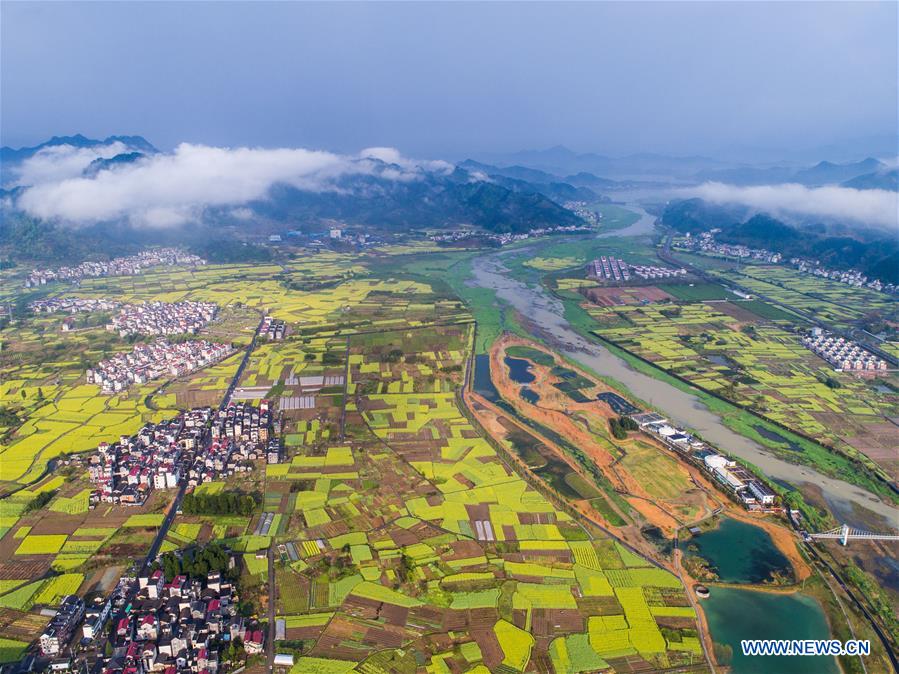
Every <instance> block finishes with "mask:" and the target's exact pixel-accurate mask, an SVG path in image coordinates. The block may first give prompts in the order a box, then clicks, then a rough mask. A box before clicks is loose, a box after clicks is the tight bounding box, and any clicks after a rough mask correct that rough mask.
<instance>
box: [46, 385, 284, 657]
mask: <svg viewBox="0 0 899 674" xmlns="http://www.w3.org/2000/svg"><path fill="white" fill-rule="evenodd" d="M279 425H280V424H277V423H276V425H275V427H279ZM272 430H273V424H272V415H271V412H270V408H269V402H268V401H266V400H263V401H261V402H260V404H259V406H258V407H257V406H254V405H250V404H248V403H230V404H228V405H227V406H225V407H223V408H221V409H219V410H215V411H214V410H212V409H210V408H208V407H204V408H197V409H193V410H190V411H187V412H184V413H183V414H181V415H179V416H178V417H176V418H174V419H170V420H166V421H162V422H160V423H157V424H147V425H145V426H144V427H143V428H142V429H141V430H140V431H139V432H138V433H137V434H136V435H135V436H134V437H130V438H129V437H122V438H120V439H119V442H116V443H113V444H112V445H110V444H108V443H105V442H103V443H100V445H99V446H98V448H97V452H96V453H95V454H93V455H92V456H91V458H90V460H89V464H88V476H89V478H90V480H91V482H92V483H94V484H95V485H96V487H97V488H96V490H95V491H94V492H92V494H91V497H90V504H91V505H90V507H91V508H92V509H93V508H94V507H96V505H97V504H99V503H111V504H115V505H132V506H140V505H143V504H144V503H145V502H146V501H147V499H148V497H149V496H150V494H151V493H152V492H153V490H154V489H178V488H182V489H187V490H188V492H190V491H192V490H193V489H194V488H195V487H196V486H198V485H200V484H203V483H208V482H212V481H214V480H216V479H222V478H225V477H228V476H232V475H234V474H235V473H240V472H246V471H249V470H253V467H254V462H256V461H257V460H259V459H265V460H267V461H268V462H274V463H277V462H278V461H279V460H280V442H279V440H278V439H277V437H275V436H274V434H272V432H271V431H272ZM171 507H173V508H174V507H177V506H171ZM168 554H169V555H171V554H172V553H168ZM178 554H179V555H180V554H181V553H178ZM200 554H204V553H200ZM215 554H216V555H217V556H218V558H219V561H222V559H223V556H224V558H225V559H226V560H227V561H224V562H222V563H220V564H219V566H221V567H222V568H220V569H215V570H213V571H210V572H209V573H208V574H205V576H202V577H189V576H188V575H187V574H184V573H178V574H170V577H167V576H166V573H165V571H164V570H163V569H162V568H157V567H159V563H158V561H157V562H156V563H154V564H153V565H152V566H151V567H150V570H148V571H146V572H144V571H142V570H141V569H140V568H139V566H138V568H137V572H135V573H132V574H126V575H124V576H123V577H122V578H121V579H120V580H119V582H118V584H117V586H116V588H115V590H114V591H113V592H112V593H111V594H110V595H109V596H108V597H107V598H105V599H103V598H98V599H97V600H95V602H94V603H93V604H92V605H91V606H87V607H86V606H85V602H84V600H83V599H81V598H79V597H76V596H74V595H69V596H66V597H65V598H64V599H63V600H62V602H61V604H60V606H59V608H58V610H57V612H56V615H55V616H54V618H53V620H52V621H51V622H50V624H49V625H48V626H47V627H46V628H45V629H44V632H43V633H42V634H41V636H40V639H39V644H40V649H41V654H42V655H43V656H44V657H46V658H54V660H53V661H52V662H51V664H50V669H51V671H69V669H70V667H71V666H72V659H71V657H60V656H61V654H63V653H64V652H67V647H68V646H69V644H70V643H73V641H74V640H75V637H76V636H78V634H79V626H80V627H81V630H80V634H81V639H80V640H79V641H78V643H80V644H82V645H83V644H90V643H94V642H95V641H96V640H98V639H102V638H103V635H105V634H107V633H108V635H109V636H108V639H109V642H108V643H109V647H108V648H107V649H106V653H107V655H106V657H105V658H104V660H105V661H104V662H103V666H102V667H101V668H99V669H98V670H97V671H101V672H103V673H104V674H107V673H108V674H124V673H125V672H131V673H137V672H150V671H161V672H163V673H167V674H173V673H174V672H183V671H197V672H203V671H206V672H210V673H214V672H217V671H219V670H220V666H221V664H222V654H221V650H222V649H223V648H225V647H226V646H228V645H230V644H236V643H239V644H242V647H243V650H244V651H245V652H246V654H247V655H254V654H258V653H261V652H262V650H263V646H264V642H265V638H264V633H263V631H262V629H261V627H260V625H259V624H258V621H256V620H251V619H247V618H244V617H242V616H241V615H239V613H238V611H237V604H238V600H239V597H238V596H237V592H236V588H235V587H234V585H233V584H232V583H231V582H230V581H228V580H226V579H225V578H224V577H223V575H222V571H223V570H226V569H233V568H234V560H233V558H232V557H231V556H230V553H229V552H227V551H226V550H225V549H224V548H221V547H218V548H217V551H216V553H215ZM172 559H180V557H174V558H172ZM150 561H152V560H150V559H148V560H147V562H150ZM164 566H165V560H164V559H163V567H164ZM179 566H180V562H179ZM82 623H83V624H82ZM107 625H111V626H112V627H111V628H110V629H109V630H107Z"/></svg>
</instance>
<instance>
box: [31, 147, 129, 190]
mask: <svg viewBox="0 0 899 674" xmlns="http://www.w3.org/2000/svg"><path fill="white" fill-rule="evenodd" d="M127 151H128V148H127V147H126V146H125V145H124V144H123V143H120V142H115V143H110V144H109V145H98V146H96V147H75V146H73V145H52V146H50V147H44V148H41V149H40V150H38V151H37V152H36V153H35V154H34V155H32V156H31V157H29V158H28V159H25V160H24V161H23V162H22V164H21V165H20V166H19V167H18V168H17V170H16V171H15V174H16V181H15V182H16V183H17V184H19V185H38V184H41V183H47V182H54V181H59V180H65V179H66V178H75V177H78V176H80V175H81V173H82V172H83V171H84V169H86V168H87V167H88V165H89V164H90V163H91V162H92V161H94V160H95V159H109V158H110V157H115V156H116V155H117V154H122V153H123V152H127Z"/></svg>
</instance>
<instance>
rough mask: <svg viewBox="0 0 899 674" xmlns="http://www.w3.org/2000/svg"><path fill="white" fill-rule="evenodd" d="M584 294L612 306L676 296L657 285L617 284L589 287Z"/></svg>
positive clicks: (594, 300) (592, 299)
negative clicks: (615, 285)
mask: <svg viewBox="0 0 899 674" xmlns="http://www.w3.org/2000/svg"><path fill="white" fill-rule="evenodd" d="M584 295H585V296H586V297H587V299H589V300H590V301H591V302H593V303H594V304H598V305H600V306H603V307H611V306H616V305H622V304H640V303H641V302H642V301H644V300H646V301H647V302H664V301H666V300H673V299H674V298H673V297H672V296H671V295H669V294H668V293H666V292H665V291H664V290H662V289H661V288H657V287H656V286H617V287H614V286H613V287H606V288H602V287H601V288H589V289H587V290H584Z"/></svg>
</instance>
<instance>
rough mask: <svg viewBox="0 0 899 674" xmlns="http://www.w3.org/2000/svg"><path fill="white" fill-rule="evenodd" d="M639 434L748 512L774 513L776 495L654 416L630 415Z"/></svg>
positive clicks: (757, 480) (735, 466)
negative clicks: (703, 474)
mask: <svg viewBox="0 0 899 674" xmlns="http://www.w3.org/2000/svg"><path fill="white" fill-rule="evenodd" d="M631 419H633V420H634V421H635V422H637V425H638V426H639V427H640V430H642V431H643V432H645V433H647V434H649V435H651V436H653V437H656V438H658V439H659V440H661V441H662V442H663V443H665V444H666V445H667V446H668V447H671V448H672V449H674V450H675V451H677V452H678V453H680V454H681V455H683V456H684V457H685V458H687V459H689V460H690V461H692V462H693V463H695V464H696V465H699V466H701V467H703V468H704V469H705V470H707V471H708V472H709V473H711V474H712V476H713V477H714V478H715V479H716V480H717V481H718V482H720V483H721V484H722V485H724V486H725V487H727V488H728V489H730V490H731V491H732V492H733V493H734V495H735V496H736V497H737V498H738V499H739V500H740V501H741V502H742V503H743V505H744V506H745V507H746V508H747V509H749V510H777V508H776V503H777V495H776V494H775V493H774V492H773V491H772V490H771V489H770V488H769V487H768V486H767V485H766V484H765V483H764V482H762V481H761V480H759V479H758V478H757V477H756V476H755V475H753V473H752V472H751V471H749V470H747V469H746V468H744V467H742V466H738V465H737V464H736V462H734V461H732V460H730V459H728V458H727V457H725V456H722V455H721V454H718V453H717V452H715V451H714V450H713V449H712V448H711V447H710V446H709V445H708V444H706V443H705V442H703V441H702V440H700V439H699V438H696V437H695V436H693V435H691V434H690V433H688V432H687V431H685V430H683V429H681V428H678V427H676V426H674V425H672V424H671V423H670V422H669V421H668V419H666V418H665V417H663V416H661V415H659V414H656V413H655V412H643V413H640V414H633V415H631Z"/></svg>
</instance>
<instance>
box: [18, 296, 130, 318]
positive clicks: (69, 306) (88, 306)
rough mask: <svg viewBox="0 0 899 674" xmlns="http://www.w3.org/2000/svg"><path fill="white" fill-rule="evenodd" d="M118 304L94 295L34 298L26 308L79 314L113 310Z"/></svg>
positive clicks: (50, 312) (41, 311)
mask: <svg viewBox="0 0 899 674" xmlns="http://www.w3.org/2000/svg"><path fill="white" fill-rule="evenodd" d="M119 306H120V303H119V302H116V301H114V300H107V299H100V298H96V297H52V298H50V299H45V300H35V301H34V302H32V303H31V304H29V305H28V308H29V309H31V311H33V312H34V313H36V314H62V313H65V314H81V313H93V312H98V311H115V310H116V309H118V308H119Z"/></svg>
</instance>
